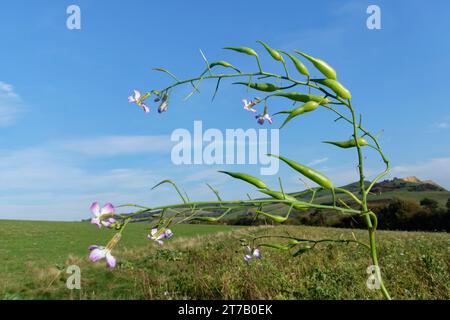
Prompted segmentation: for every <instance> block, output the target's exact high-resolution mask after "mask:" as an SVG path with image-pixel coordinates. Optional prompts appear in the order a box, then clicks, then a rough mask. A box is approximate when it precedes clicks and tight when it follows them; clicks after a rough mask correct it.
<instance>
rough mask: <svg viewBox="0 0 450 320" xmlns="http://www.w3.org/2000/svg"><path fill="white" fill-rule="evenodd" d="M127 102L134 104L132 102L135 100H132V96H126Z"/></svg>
mask: <svg viewBox="0 0 450 320" xmlns="http://www.w3.org/2000/svg"><path fill="white" fill-rule="evenodd" d="M128 102H130V103H134V102H136V100H134V98H133V97H132V96H128Z"/></svg>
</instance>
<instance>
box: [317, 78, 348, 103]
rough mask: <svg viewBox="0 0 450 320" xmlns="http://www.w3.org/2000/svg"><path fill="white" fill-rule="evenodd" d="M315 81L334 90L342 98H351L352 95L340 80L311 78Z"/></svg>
mask: <svg viewBox="0 0 450 320" xmlns="http://www.w3.org/2000/svg"><path fill="white" fill-rule="evenodd" d="M311 81H313V82H317V83H320V84H322V85H324V86H326V87H328V88H330V89H331V90H333V91H334V93H336V94H337V95H338V96H339V97H341V98H342V99H346V100H350V99H351V98H352V95H351V93H350V91H348V90H347V88H345V87H344V86H343V85H342V84H341V83H340V82H338V81H336V80H333V79H311Z"/></svg>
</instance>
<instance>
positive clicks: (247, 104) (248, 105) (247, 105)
mask: <svg viewBox="0 0 450 320" xmlns="http://www.w3.org/2000/svg"><path fill="white" fill-rule="evenodd" d="M258 102H259V101H258V99H257V100H256V101H251V100H247V99H242V103H243V104H244V109H245V110H247V111H251V112H256V110H255V109H253V107H254V106H256V104H257V103H258Z"/></svg>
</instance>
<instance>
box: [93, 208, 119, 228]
mask: <svg viewBox="0 0 450 320" xmlns="http://www.w3.org/2000/svg"><path fill="white" fill-rule="evenodd" d="M91 211H92V213H93V214H94V218H92V219H91V223H92V224H96V225H97V226H98V227H99V228H101V227H102V225H103V226H104V227H109V226H110V225H111V224H113V223H115V222H116V220H115V219H114V218H113V217H111V216H112V215H114V211H115V209H114V206H113V205H112V204H111V203H107V204H105V205H104V206H103V207H102V208H101V209H100V205H99V204H98V202H94V203H93V204H92V205H91Z"/></svg>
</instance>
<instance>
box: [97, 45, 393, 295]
mask: <svg viewBox="0 0 450 320" xmlns="http://www.w3.org/2000/svg"><path fill="white" fill-rule="evenodd" d="M258 42H259V43H260V44H261V45H262V47H263V49H264V50H265V51H266V52H267V53H268V54H269V55H270V57H271V58H273V59H274V60H276V61H277V62H279V63H280V64H281V67H282V70H283V72H282V73H281V74H278V73H272V72H267V71H265V70H264V68H263V66H262V64H261V61H260V56H259V53H257V52H256V51H255V50H254V49H252V48H248V47H225V48H224V49H226V50H232V51H234V52H236V53H237V54H243V55H247V56H249V57H250V58H253V59H254V60H255V62H256V71H241V70H240V68H239V69H238V68H236V67H235V66H234V65H232V64H231V63H229V62H227V61H223V60H220V61H215V62H212V63H210V62H209V61H208V60H207V58H206V57H205V55H204V54H203V52H202V51H200V52H201V55H202V58H203V60H204V62H205V65H206V66H205V69H204V71H203V72H201V74H200V75H199V76H196V77H193V78H189V79H184V80H181V79H178V78H177V77H176V76H175V75H174V74H173V73H171V72H169V71H168V70H166V69H163V68H157V69H155V70H156V71H159V72H163V73H165V74H167V75H168V76H170V77H171V78H173V80H174V83H173V84H171V85H169V86H168V87H166V88H163V89H158V90H155V89H153V90H150V91H148V92H146V93H144V94H141V93H140V92H139V91H137V90H135V91H134V94H133V96H130V97H129V98H128V100H129V102H131V103H135V104H137V105H138V106H139V107H141V108H142V109H143V110H144V111H145V112H146V113H148V112H150V107H149V106H148V105H147V104H146V103H147V102H146V101H147V100H149V99H150V98H151V99H154V101H155V102H156V103H158V104H159V107H158V112H160V113H161V112H166V111H167V110H168V106H169V100H170V96H171V93H172V91H173V90H174V89H176V88H177V87H179V86H183V85H187V86H189V87H191V89H192V91H191V92H190V93H189V95H188V96H187V97H186V98H189V97H190V96H192V95H193V94H194V93H196V92H199V86H200V85H201V83H202V82H203V81H206V80H215V81H216V83H217V84H216V87H215V91H214V94H213V99H214V97H215V96H216V93H217V92H218V90H219V88H220V84H221V81H222V80H224V79H236V80H238V81H235V82H234V84H238V85H242V86H243V87H244V88H247V90H249V89H251V90H255V91H258V92H260V94H264V95H265V96H264V97H262V98H255V99H254V100H247V99H244V100H242V101H243V104H244V105H243V107H244V109H245V110H247V111H250V112H251V113H252V114H254V115H255V118H256V120H257V122H258V123H259V124H264V122H266V121H267V122H268V123H272V121H273V119H272V116H276V115H279V116H285V119H284V122H283V123H282V125H281V128H283V127H284V126H286V125H287V124H288V123H290V122H291V121H292V120H294V119H296V118H298V117H301V116H302V115H303V114H305V113H309V112H314V111H315V110H317V109H319V108H323V109H326V110H328V111H329V112H332V113H334V114H335V115H336V116H337V118H336V120H335V122H337V121H338V120H340V121H341V122H343V123H345V124H347V125H348V126H349V127H350V130H351V137H352V138H351V139H350V140H342V141H325V143H327V144H330V145H331V146H334V147H338V148H344V149H352V150H355V155H356V156H357V162H358V172H359V192H358V193H356V194H355V193H353V192H351V191H349V190H347V189H344V188H339V187H337V186H335V185H334V184H333V182H332V181H331V179H330V178H328V177H326V176H325V175H324V174H322V173H321V172H318V171H316V170H314V169H312V168H309V167H308V166H306V165H304V164H301V163H298V162H296V161H294V160H292V159H289V158H287V157H284V156H281V155H275V154H273V155H269V156H272V157H277V158H278V159H279V160H281V161H282V162H283V163H285V164H286V165H288V166H289V167H291V168H292V169H293V170H294V171H296V172H297V173H299V174H300V175H301V176H303V177H306V178H308V179H309V180H311V181H313V182H315V183H316V184H317V185H318V186H317V187H314V188H311V187H308V188H307V190H305V191H304V192H303V193H301V194H299V195H297V197H294V196H291V195H289V194H285V192H284V190H283V186H282V182H281V179H280V180H279V182H280V186H279V188H280V189H279V190H273V189H271V188H269V187H268V185H267V184H266V183H265V182H264V181H263V180H262V179H260V178H258V177H254V176H251V175H248V174H245V173H239V172H223V171H222V172H223V173H225V174H227V175H229V176H230V177H231V178H233V179H236V180H241V181H243V182H246V183H248V184H251V185H253V186H254V187H255V188H256V189H257V190H258V191H259V192H261V193H262V194H264V195H267V196H269V198H264V199H250V198H249V199H245V200H232V201H228V200H223V199H222V197H221V195H220V193H219V191H218V190H216V189H214V188H213V187H212V186H210V185H208V187H209V188H210V189H211V191H212V192H213V193H214V194H215V196H216V197H217V201H213V202H210V201H208V202H194V201H191V200H190V199H189V196H188V194H187V193H186V192H184V191H183V190H182V189H181V188H180V187H179V186H178V185H177V184H176V183H175V182H173V181H171V180H164V181H162V182H160V183H158V184H157V185H156V186H155V187H154V188H157V187H158V186H160V185H162V184H170V185H172V186H173V187H174V189H175V191H176V192H177V193H178V195H179V197H180V198H181V202H180V203H178V204H173V205H167V206H158V207H146V206H141V205H137V204H126V205H121V206H118V207H117V208H128V210H130V208H134V210H137V211H135V212H133V213H129V214H117V213H116V212H115V208H114V207H113V206H112V205H111V204H107V205H105V206H104V207H103V208H102V209H100V206H99V205H98V203H94V204H93V205H92V207H91V210H92V211H93V213H94V215H95V217H94V218H93V220H92V223H94V224H97V225H98V226H99V227H102V226H104V227H108V228H113V229H116V230H117V233H116V234H115V236H114V237H113V238H112V240H111V241H110V242H109V243H108V244H107V245H106V247H99V246H91V247H90V250H91V253H90V259H91V260H92V261H97V260H100V259H103V258H105V259H106V261H107V265H108V266H109V267H110V268H113V267H114V266H115V264H116V259H115V257H114V256H113V255H112V254H111V250H112V249H113V247H114V246H115V245H116V244H117V243H118V242H119V240H120V237H121V235H122V232H123V231H124V230H125V228H126V226H127V224H128V223H129V222H130V221H131V220H132V219H139V218H142V217H145V218H148V217H151V218H152V219H151V227H150V233H149V235H148V239H150V240H154V241H156V242H157V243H159V244H162V243H163V241H164V239H165V238H169V237H171V236H173V233H172V231H171V230H170V226H171V225H172V224H176V223H183V222H189V221H194V220H197V221H206V222H215V221H218V220H220V219H222V218H223V217H225V216H226V215H227V214H230V213H232V212H233V211H235V210H238V209H242V208H250V207H252V208H253V207H256V208H257V210H256V211H255V214H256V215H263V216H265V217H268V218H270V219H272V220H273V221H275V222H277V223H283V222H285V221H286V220H287V219H288V218H289V215H290V214H291V212H292V210H293V209H296V210H300V211H306V210H308V209H316V210H334V211H336V212H338V213H340V214H343V215H349V216H358V217H362V218H363V219H364V221H365V224H366V226H367V232H368V241H367V242H364V241H359V240H357V239H356V238H355V237H354V238H352V239H322V240H312V239H300V238H296V237H293V236H290V235H264V236H252V237H250V238H249V239H243V243H242V244H243V245H244V246H245V253H244V260H245V261H247V262H249V261H250V260H251V259H253V258H257V259H260V258H261V257H262V254H263V253H262V250H261V249H262V248H263V247H268V248H273V249H278V250H285V251H286V252H287V253H289V254H292V255H293V256H295V257H297V256H300V255H302V254H304V253H305V252H308V251H311V250H313V249H314V248H315V247H316V246H318V245H321V244H323V243H345V244H354V245H358V246H363V247H365V248H367V252H368V255H369V256H370V259H371V260H372V264H373V266H374V273H375V274H374V277H375V278H374V279H375V280H376V281H377V282H378V284H379V288H380V289H381V292H382V294H383V296H384V297H385V298H387V299H390V296H389V293H388V291H387V289H386V288H385V285H384V283H383V280H382V277H381V272H380V268H379V263H378V256H377V246H376V236H375V234H376V230H377V217H376V215H375V214H374V213H373V212H372V211H371V210H370V209H369V208H368V205H367V196H368V194H369V192H370V190H371V189H372V187H373V186H374V185H375V183H376V182H377V181H379V180H380V179H381V178H382V177H383V176H385V175H386V174H387V173H388V172H389V161H388V160H387V158H386V157H385V155H384V153H383V151H382V149H381V146H380V143H379V141H378V137H377V136H376V135H374V134H372V133H371V132H370V131H368V130H367V129H366V128H364V126H363V124H362V117H361V115H357V113H356V111H355V108H354V107H353V105H352V97H351V93H350V91H349V90H348V89H347V88H345V87H344V85H342V84H341V83H340V82H339V81H338V80H337V73H336V71H335V70H334V69H333V68H332V67H331V66H330V65H329V64H328V63H326V62H325V61H323V60H321V59H319V58H316V57H313V56H310V55H308V54H306V53H304V52H301V51H297V50H294V52H292V53H288V52H285V51H282V50H276V49H273V48H271V47H270V46H268V45H267V44H266V43H264V42H262V41H258ZM301 59H304V62H305V63H310V64H312V66H313V67H314V69H315V71H318V73H319V74H321V76H319V77H314V78H313V77H312V76H311V73H310V70H309V68H308V67H307V66H306V65H305V63H304V62H302V60H301ZM228 70H229V72H227V73H223V72H225V71H228ZM272 99H285V100H288V101H291V102H292V103H293V108H292V109H289V110H282V111H279V112H276V113H275V114H273V115H271V114H270V113H269V102H270V101H271V100H272ZM259 106H262V110H263V111H262V112H261V113H258V114H257V113H256V109H255V108H257V107H259ZM364 148H372V149H374V150H375V151H376V152H377V153H378V154H379V156H380V157H381V159H382V161H383V162H384V164H385V169H384V170H383V171H382V172H380V173H379V174H378V175H377V176H376V177H375V178H374V179H373V180H372V181H370V183H369V184H367V183H366V182H365V175H364V156H363V149H364ZM322 190H326V191H328V192H329V193H330V194H331V196H332V199H333V201H332V204H330V205H324V204H319V203H317V202H315V200H316V197H315V196H316V193H317V192H318V191H322ZM342 195H346V196H347V197H349V198H350V199H351V200H352V202H354V203H356V206H353V207H351V206H350V205H349V204H348V203H346V202H345V201H344V200H343V199H342V197H341V196H342ZM305 197H307V198H308V200H306V201H301V200H299V198H301V199H305ZM309 197H310V198H309ZM274 203H278V204H282V205H285V206H286V208H287V213H286V215H277V214H272V213H268V212H266V211H265V208H266V206H267V205H269V204H274ZM355 207H356V208H355Z"/></svg>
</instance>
